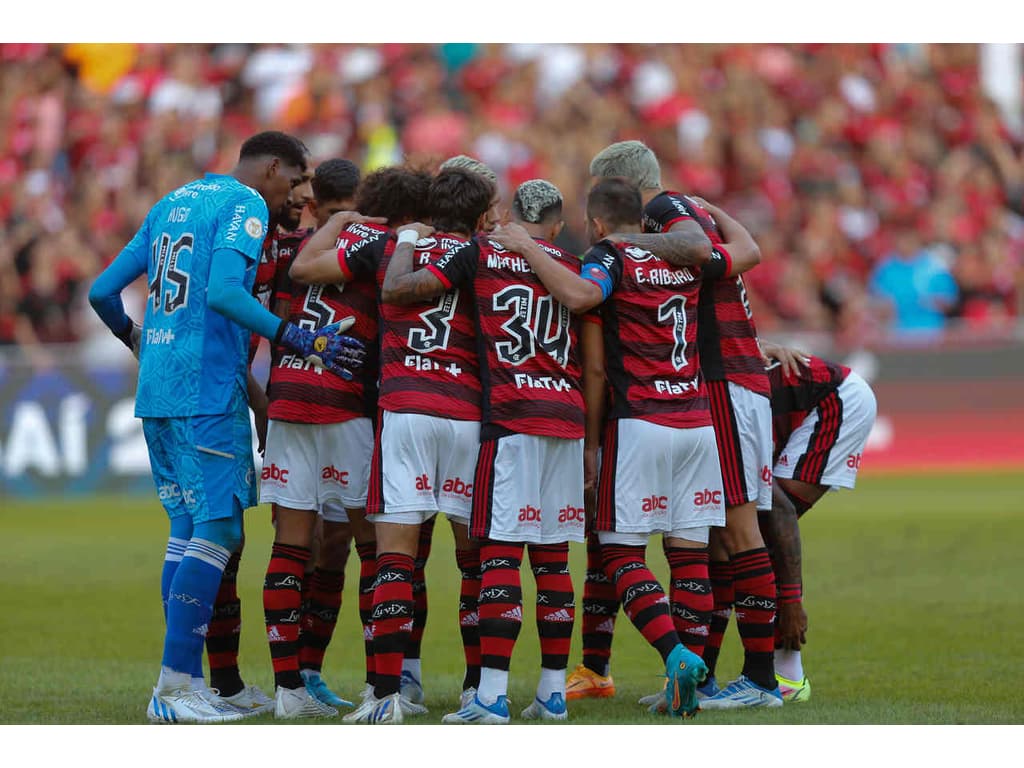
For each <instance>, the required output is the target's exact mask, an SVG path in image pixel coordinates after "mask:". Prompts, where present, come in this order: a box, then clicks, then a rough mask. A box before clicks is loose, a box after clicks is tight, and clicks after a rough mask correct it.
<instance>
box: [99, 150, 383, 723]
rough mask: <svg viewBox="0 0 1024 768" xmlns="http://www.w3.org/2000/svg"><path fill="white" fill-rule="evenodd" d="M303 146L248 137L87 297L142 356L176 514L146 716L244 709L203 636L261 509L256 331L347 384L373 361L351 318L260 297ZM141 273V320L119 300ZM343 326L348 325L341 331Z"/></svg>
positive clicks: (146, 418) (170, 717)
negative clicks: (272, 238) (233, 161)
mask: <svg viewBox="0 0 1024 768" xmlns="http://www.w3.org/2000/svg"><path fill="white" fill-rule="evenodd" d="M307 154H308V153H307V150H306V148H305V146H304V145H303V144H302V142H301V141H299V140H298V139H296V138H294V137H293V136H289V135H288V134H284V133H280V132H277V131H269V132H264V133H260V134H257V135H255V136H252V137H250V138H249V139H247V140H246V141H245V142H244V143H243V145H242V148H241V151H240V153H239V160H238V163H237V165H236V166H235V168H234V170H233V171H232V172H231V174H229V175H219V174H209V173H208V174H206V176H204V177H203V178H202V179H197V180H195V181H193V182H190V183H188V184H185V185H184V186H182V187H179V188H178V189H176V190H174V191H173V192H170V193H169V194H167V195H166V196H165V197H164V198H163V199H161V200H160V201H159V202H158V203H157V204H156V205H155V206H153V208H152V209H150V211H149V213H148V214H147V216H146V219H145V221H144V222H143V224H142V226H141V228H140V229H139V231H138V232H137V233H136V234H135V236H134V237H133V238H132V240H131V242H129V243H128V245H127V246H125V248H124V249H123V250H122V251H121V253H119V254H118V256H117V257H116V258H115V259H114V261H113V262H112V263H111V264H110V266H109V267H107V269H105V270H104V271H103V273H102V274H100V276H99V277H98V278H97V279H96V281H95V282H94V284H93V286H92V288H91V289H90V292H89V301H90V304H91V305H92V306H93V308H94V309H95V311H96V312H97V314H99V316H100V317H101V318H102V319H103V321H104V323H106V325H107V326H108V327H109V328H110V329H111V331H112V332H113V333H114V334H115V335H116V336H117V337H118V338H119V339H121V340H122V341H123V342H124V343H125V344H126V345H127V346H128V347H129V348H130V349H132V351H133V352H138V355H139V382H138V389H137V392H136V410H135V413H136V416H139V417H141V418H142V420H143V432H144V434H145V437H146V444H147V447H148V449H149V458H150V464H151V467H152V471H153V478H154V481H155V484H156V487H157V491H158V494H159V497H160V500H161V502H162V503H163V505H164V508H165V510H166V512H167V514H168V517H169V518H170V536H169V538H168V543H167V554H166V555H165V559H164V569H163V575H162V578H161V590H162V592H163V597H164V602H165V606H166V609H165V617H166V625H167V626H166V633H165V637H164V653H163V660H162V664H161V669H160V675H159V679H158V681H157V685H156V687H155V688H154V690H153V694H152V696H151V697H150V700H149V705H148V708H147V716H148V718H149V719H150V720H152V721H154V722H194V723H208V722H223V721H228V720H236V719H239V718H241V717H242V716H243V715H242V713H240V712H238V711H237V710H236V709H234V708H232V709H231V711H227V708H226V707H223V706H220V705H219V704H217V703H216V702H214V701H211V699H209V698H208V697H207V693H206V692H205V690H203V687H198V686H195V685H194V683H193V680H194V678H197V677H198V678H202V653H203V638H204V636H205V634H206V631H207V627H208V624H209V621H210V618H211V616H212V609H213V601H214V599H215V597H216V594H217V591H218V587H219V585H220V581H221V576H222V572H223V570H224V567H225V565H226V564H227V561H228V559H229V557H230V555H231V552H233V551H234V550H235V549H236V548H237V547H238V544H239V543H240V539H241V529H242V512H243V510H244V509H245V508H246V507H250V506H253V505H254V504H255V501H256V500H255V486H254V485H253V480H254V474H255V472H254V467H253V463H252V432H251V428H250V423H249V409H248V404H247V400H246V391H247V369H248V345H249V334H250V333H251V332H257V333H259V334H260V335H262V336H266V337H267V338H271V339H274V341H275V343H278V344H282V345H284V346H286V347H288V348H289V349H291V350H293V351H294V352H296V353H298V354H300V355H301V356H302V357H303V358H307V359H310V360H314V361H316V362H317V363H318V364H321V365H323V366H324V367H326V368H329V369H330V370H332V371H334V372H335V373H338V374H339V375H343V376H351V375H352V373H351V369H352V368H356V367H357V366H358V365H359V364H360V363H361V361H362V358H363V355H364V353H365V350H364V347H363V344H362V343H361V342H359V341H358V340H356V339H353V338H351V337H349V336H345V335H342V334H341V333H340V330H341V329H342V328H343V327H345V326H344V325H343V324H342V323H335V324H333V325H330V326H326V327H324V328H322V329H320V330H319V331H317V332H315V333H314V332H311V331H307V330H305V329H303V328H299V327H298V326H295V325H294V324H292V323H288V322H286V321H282V320H281V319H280V318H278V317H276V316H275V315H273V314H272V313H270V312H269V311H267V310H266V309H265V308H264V307H262V306H261V305H260V303H259V302H258V301H257V300H256V299H254V298H253V297H252V295H251V289H252V284H253V280H254V277H255V271H256V264H257V262H258V259H259V253H260V246H261V245H262V243H263V239H264V237H265V235H266V231H267V219H268V216H267V212H268V209H277V208H279V207H280V206H281V205H283V204H284V202H285V200H286V199H287V197H288V194H289V191H290V190H291V188H292V187H293V186H295V185H296V184H297V183H299V182H300V180H301V178H302V172H303V171H304V170H305V167H306V158H307ZM142 274H146V275H147V278H148V284H149V300H148V301H147V303H146V314H145V318H144V320H143V323H142V326H141V327H139V326H136V325H135V323H134V322H133V321H132V320H131V318H129V317H128V316H127V315H126V314H125V311H124V304H123V302H122V300H121V292H122V291H123V290H124V288H125V287H126V286H127V285H128V284H129V283H131V282H132V281H134V280H135V279H136V278H137V277H139V276H140V275H142ZM345 325H347V323H345Z"/></svg>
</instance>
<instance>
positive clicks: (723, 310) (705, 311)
mask: <svg viewBox="0 0 1024 768" xmlns="http://www.w3.org/2000/svg"><path fill="white" fill-rule="evenodd" d="M687 218H689V219H694V220H695V221H696V222H697V223H698V224H700V226H701V228H702V229H703V230H704V232H705V234H707V236H708V238H709V239H710V240H711V243H712V245H714V246H715V247H716V248H717V249H718V250H719V251H720V252H722V253H723V254H724V255H725V256H726V258H727V259H728V258H729V257H728V254H726V253H725V252H724V249H723V248H721V245H722V242H723V241H722V233H721V232H720V231H719V229H718V224H717V223H716V222H715V220H714V218H713V217H712V216H711V214H710V213H708V211H707V210H705V209H704V208H702V207H701V206H699V205H698V204H697V203H696V201H694V200H693V198H690V197H687V196H686V195H683V194H680V193H678V192H662V193H661V194H659V195H658V196H656V197H655V198H653V199H652V200H651V201H650V202H649V203H647V205H646V206H644V217H643V223H644V229H645V230H646V231H648V232H668V231H669V229H670V228H671V227H672V225H673V224H675V223H676V222H677V221H680V220H682V219H687ZM698 314H699V316H700V333H699V335H698V338H697V345H698V346H699V347H700V362H701V370H702V372H703V373H704V378H705V379H707V380H708V381H722V380H725V381H731V382H733V383H735V384H739V385H740V386H741V387H745V388H747V389H749V390H751V391H752V392H757V393H758V394H761V395H765V396H766V397H767V396H768V394H769V389H768V379H767V377H766V376H765V374H764V359H763V358H762V357H761V350H760V348H759V347H758V344H757V328H756V327H755V326H754V316H753V314H752V313H751V311H750V302H749V301H748V300H747V289H746V287H744V285H743V278H742V277H741V276H739V275H735V276H733V277H723V278H722V279H720V280H708V281H706V282H705V283H704V285H703V286H702V287H701V292H700V305H699V308H698Z"/></svg>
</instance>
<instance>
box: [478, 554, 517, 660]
mask: <svg viewBox="0 0 1024 768" xmlns="http://www.w3.org/2000/svg"><path fill="white" fill-rule="evenodd" d="M522 560H523V545H522V544H508V543H505V542H500V541H486V542H484V543H483V544H482V545H481V547H480V576H481V578H480V666H481V667H487V668H488V669H498V670H503V671H505V672H507V671H508V668H509V664H510V662H511V660H512V649H513V648H514V647H515V644H516V640H517V639H518V638H519V630H520V629H521V628H522V626H523V590H522V581H521V577H520V575H519V566H520V565H521V564H522Z"/></svg>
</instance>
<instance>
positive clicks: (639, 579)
mask: <svg viewBox="0 0 1024 768" xmlns="http://www.w3.org/2000/svg"><path fill="white" fill-rule="evenodd" d="M644 549H645V548H644V547H631V546H626V545H625V544H605V545H604V546H602V547H601V552H602V555H603V557H604V572H605V575H606V576H608V578H609V579H611V580H612V581H613V582H614V583H615V592H616V594H617V595H618V596H619V600H621V601H622V608H623V610H624V611H625V612H626V615H627V616H629V620H630V621H632V622H633V626H635V627H636V628H637V629H638V630H640V634H641V635H643V636H644V639H645V640H646V641H647V642H648V643H650V644H651V646H652V647H653V648H655V649H656V650H657V651H658V653H660V654H661V658H662V659H663V660H667V659H668V655H669V654H670V653H672V650H673V649H674V648H675V647H676V646H677V645H678V644H679V635H678V634H676V628H675V626H674V625H673V624H672V616H671V614H670V613H669V607H668V598H666V597H665V591H664V590H663V589H662V588H661V585H660V584H659V583H658V580H657V579H656V578H654V574H653V573H651V571H650V569H649V568H648V567H647V564H646V563H645V562H644Z"/></svg>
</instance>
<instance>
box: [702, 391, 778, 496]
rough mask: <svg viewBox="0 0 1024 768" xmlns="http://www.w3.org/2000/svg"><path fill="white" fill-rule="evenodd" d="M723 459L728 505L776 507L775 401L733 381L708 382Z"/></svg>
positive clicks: (713, 417) (720, 456)
mask: <svg viewBox="0 0 1024 768" xmlns="http://www.w3.org/2000/svg"><path fill="white" fill-rule="evenodd" d="M706 386H707V392H708V400H709V401H710V404H711V420H712V421H713V422H714V425H715V439H716V440H717V441H718V455H719V458H720V459H721V463H722V490H723V491H724V493H725V506H726V507H727V508H728V507H736V506H739V505H740V504H746V503H747V502H750V501H756V502H757V508H758V509H771V508H772V473H771V466H772V405H771V401H770V400H769V399H768V398H767V397H765V396H764V395H759V394H757V393H756V392H752V391H751V390H749V389H747V388H746V387H741V386H740V385H739V384H734V383H733V382H731V381H728V382H727V381H709V382H707V384H706Z"/></svg>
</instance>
